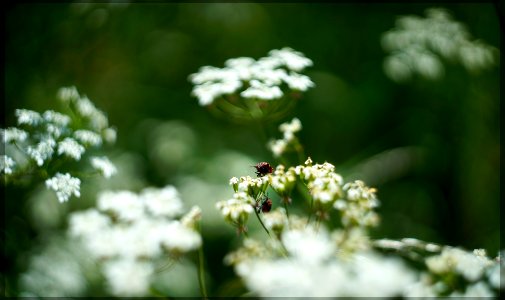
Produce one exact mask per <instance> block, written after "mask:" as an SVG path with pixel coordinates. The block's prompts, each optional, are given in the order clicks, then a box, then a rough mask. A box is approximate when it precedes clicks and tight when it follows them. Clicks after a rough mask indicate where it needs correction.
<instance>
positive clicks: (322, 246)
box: [282, 227, 336, 264]
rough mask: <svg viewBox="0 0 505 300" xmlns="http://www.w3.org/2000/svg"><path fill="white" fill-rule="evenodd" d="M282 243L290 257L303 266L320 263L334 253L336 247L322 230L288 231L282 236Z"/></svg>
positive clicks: (310, 228) (308, 228) (309, 228)
mask: <svg viewBox="0 0 505 300" xmlns="http://www.w3.org/2000/svg"><path fill="white" fill-rule="evenodd" d="M282 243H283V244H284V246H285V247H286V249H287V250H288V252H289V253H290V254H291V255H293V256H294V257H295V258H296V259H297V260H299V261H302V262H303V263H305V264H316V263H322V262H324V261H325V260H326V259H328V258H330V256H332V255H333V254H335V253H336V245H335V244H334V243H332V242H331V241H330V237H329V235H328V232H326V231H325V230H324V229H319V231H316V230H315V228H312V227H307V228H305V229H302V230H288V231H285V232H283V234H282Z"/></svg>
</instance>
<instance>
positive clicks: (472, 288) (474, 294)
mask: <svg viewBox="0 0 505 300" xmlns="http://www.w3.org/2000/svg"><path fill="white" fill-rule="evenodd" d="M450 297H461V298H462V297H471V298H474V299H478V298H494V297H496V295H495V294H494V293H493V291H492V290H491V289H490V288H489V286H488V285H487V284H485V283H484V282H477V283H474V284H472V285H469V286H468V287H467V288H466V290H465V293H463V294H461V293H460V292H454V293H452V294H451V295H450Z"/></svg>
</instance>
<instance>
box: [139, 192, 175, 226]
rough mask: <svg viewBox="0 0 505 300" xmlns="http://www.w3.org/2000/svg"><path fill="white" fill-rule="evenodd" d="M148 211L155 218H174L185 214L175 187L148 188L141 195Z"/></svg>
mask: <svg viewBox="0 0 505 300" xmlns="http://www.w3.org/2000/svg"><path fill="white" fill-rule="evenodd" d="M140 197H141V198H142V200H143V201H144V204H145V206H146V208H147V210H148V211H149V212H150V213H151V214H152V215H154V216H164V217H168V218H173V217H176V216H178V215H180V214H181V213H182V212H183V204H182V201H181V199H180V197H179V193H178V192H177V190H176V189H175V187H173V186H170V185H168V186H165V187H164V188H162V189H158V188H146V189H144V190H143V191H142V193H141V194H140Z"/></svg>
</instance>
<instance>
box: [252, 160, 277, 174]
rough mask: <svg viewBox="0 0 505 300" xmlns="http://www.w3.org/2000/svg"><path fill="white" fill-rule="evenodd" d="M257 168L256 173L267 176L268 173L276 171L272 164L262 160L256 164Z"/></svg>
mask: <svg viewBox="0 0 505 300" xmlns="http://www.w3.org/2000/svg"><path fill="white" fill-rule="evenodd" d="M254 167H255V168H256V175H257V176H258V177H259V176H265V175H266V174H270V173H272V172H273V171H274V169H273V168H272V166H271V165H270V164H269V163H267V162H260V163H258V164H257V165H255V166H254Z"/></svg>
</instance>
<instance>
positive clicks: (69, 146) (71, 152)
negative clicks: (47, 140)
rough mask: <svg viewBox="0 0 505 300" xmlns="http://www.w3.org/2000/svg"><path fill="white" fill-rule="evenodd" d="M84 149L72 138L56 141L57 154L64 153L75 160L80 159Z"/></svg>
mask: <svg viewBox="0 0 505 300" xmlns="http://www.w3.org/2000/svg"><path fill="white" fill-rule="evenodd" d="M84 151H85V149H84V147H83V146H82V145H80V144H79V143H78V142H76V141H75V140H74V139H72V138H65V139H64V140H63V141H61V142H59V143H58V154H59V155H61V154H65V155H66V156H69V157H71V158H73V159H75V160H80V159H81V155H82V154H83V153H84Z"/></svg>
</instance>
